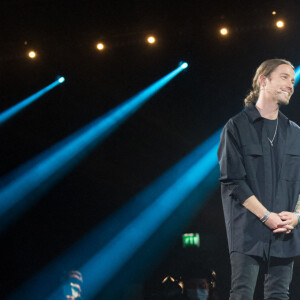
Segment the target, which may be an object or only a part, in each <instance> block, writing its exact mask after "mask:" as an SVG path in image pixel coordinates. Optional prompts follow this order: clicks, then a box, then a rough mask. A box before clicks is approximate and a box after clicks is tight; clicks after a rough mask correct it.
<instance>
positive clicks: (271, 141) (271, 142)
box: [267, 117, 278, 147]
mask: <svg viewBox="0 0 300 300" xmlns="http://www.w3.org/2000/svg"><path fill="white" fill-rule="evenodd" d="M277 127H278V117H277V122H276V128H275V132H274V136H273V138H272V140H270V139H269V137H268V136H267V138H268V140H269V142H270V144H271V146H272V147H273V146H274V145H273V142H274V139H275V137H276V133H277Z"/></svg>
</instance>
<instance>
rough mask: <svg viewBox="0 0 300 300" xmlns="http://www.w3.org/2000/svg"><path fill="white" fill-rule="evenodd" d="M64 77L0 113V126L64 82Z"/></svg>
mask: <svg viewBox="0 0 300 300" xmlns="http://www.w3.org/2000/svg"><path fill="white" fill-rule="evenodd" d="M64 81H65V79H64V77H60V78H59V79H58V80H56V81H54V82H53V83H51V84H49V85H48V86H46V87H44V88H43V89H41V90H40V91H38V92H36V93H35V94H33V95H31V96H30V97H28V98H26V99H24V100H22V101H21V102H19V103H17V104H16V105H14V106H12V107H10V108H8V109H7V110H5V111H3V112H2V113H0V125H2V124H3V123H4V122H6V121H7V120H8V119H10V118H11V117H13V116H14V115H16V114H17V113H18V112H20V111H21V110H23V109H24V108H26V107H27V106H28V105H30V104H31V103H32V102H34V101H35V100H37V99H38V98H40V97H41V96H43V95H44V94H45V93H47V92H49V91H50V90H52V89H53V88H55V87H56V86H57V85H59V84H61V83H62V82H64Z"/></svg>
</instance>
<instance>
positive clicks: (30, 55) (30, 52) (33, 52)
mask: <svg viewBox="0 0 300 300" xmlns="http://www.w3.org/2000/svg"><path fill="white" fill-rule="evenodd" d="M27 55H28V57H29V58H32V59H33V58H36V52H35V51H29V52H28V54H27Z"/></svg>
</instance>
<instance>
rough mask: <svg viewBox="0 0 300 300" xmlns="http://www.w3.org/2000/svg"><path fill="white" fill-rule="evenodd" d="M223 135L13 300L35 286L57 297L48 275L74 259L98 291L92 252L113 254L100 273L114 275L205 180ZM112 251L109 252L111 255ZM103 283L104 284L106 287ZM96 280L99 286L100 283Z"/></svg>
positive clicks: (42, 295) (39, 292)
mask: <svg viewBox="0 0 300 300" xmlns="http://www.w3.org/2000/svg"><path fill="white" fill-rule="evenodd" d="M219 138H220V131H218V132H216V133H215V134H213V135H212V136H211V137H210V138H208V139H207V140H206V141H205V142H203V143H202V144H201V145H199V147H197V148H196V149H195V150H194V151H192V152H191V153H190V154H189V155H187V156H186V157H184V158H183V159H182V160H181V161H179V162H178V163H177V164H176V165H175V166H173V167H172V168H171V169H170V170H168V171H167V172H165V173H164V174H163V175H162V176H160V177H159V178H158V179H157V180H156V181H154V182H153V183H152V184H151V185H150V186H149V187H147V188H146V189H145V190H143V191H142V192H141V193H140V194H139V195H137V196H136V197H134V198H133V199H132V200H131V201H130V202H128V203H127V204H125V205H124V206H123V207H122V208H121V209H119V210H118V211H117V212H115V213H114V214H113V215H111V216H110V217H109V218H108V219H107V220H105V221H104V222H102V223H101V224H99V225H98V226H97V227H96V228H95V229H94V230H92V231H91V232H90V233H89V234H88V235H86V236H85V237H84V238H83V239H82V240H81V241H79V242H77V243H76V244H75V245H74V246H73V247H72V248H71V249H70V250H69V251H68V252H66V253H64V254H63V255H61V257H60V258H57V259H56V261H55V262H53V263H51V264H49V265H48V266H47V267H45V268H44V269H43V270H42V271H40V272H39V273H38V274H36V275H35V276H34V277H33V278H32V279H31V280H29V281H28V282H27V283H25V284H24V285H23V286H22V287H21V288H20V289H19V290H18V291H16V292H15V293H14V294H13V295H12V297H11V298H9V299H16V298H18V297H19V296H21V295H24V294H26V293H29V294H30V295H31V294H32V291H34V294H35V295H36V296H37V297H36V299H46V298H47V296H49V295H50V294H51V292H53V291H54V292H53V294H51V296H50V298H49V299H57V295H58V294H59V293H60V289H59V288H58V289H56V288H55V287H54V286H55V283H52V282H51V281H49V278H55V277H57V276H58V274H60V272H61V270H62V269H72V268H74V264H75V265H76V268H79V267H80V266H83V268H84V277H85V279H84V281H85V286H86V282H90V283H89V284H90V285H91V286H92V287H93V288H92V290H93V293H96V292H97V291H96V290H95V286H93V281H92V280H93V276H94V274H95V271H94V270H93V271H89V268H88V266H89V265H90V264H92V262H91V261H90V262H89V263H88V264H86V265H85V263H86V262H87V261H89V259H90V258H91V257H93V256H94V257H95V258H94V260H96V258H99V260H100V261H102V260H104V261H105V258H106V259H109V261H111V262H112V264H113V266H112V269H111V264H110V263H109V261H107V262H106V263H105V264H104V265H103V266H102V265H98V267H99V270H98V271H99V272H103V274H102V275H101V276H105V277H106V275H105V274H107V275H108V276H109V277H110V278H111V277H112V276H113V274H115V273H116V272H117V271H118V269H120V268H121V267H122V265H124V263H125V262H126V259H128V257H130V256H132V255H133V253H135V252H136V251H137V249H138V248H139V247H141V245H142V244H143V243H144V242H145V240H146V239H148V238H149V235H150V234H151V233H152V232H154V231H155V230H156V229H157V228H158V227H159V226H160V224H161V223H162V222H163V221H164V220H165V219H166V218H167V217H168V215H170V214H172V213H173V212H174V210H176V208H177V207H178V206H179V205H180V203H181V202H183V201H184V197H185V195H187V194H189V193H190V192H191V190H193V189H194V187H195V186H196V185H198V184H199V181H203V179H204V178H205V176H206V174H208V173H209V169H210V167H211V165H215V164H216V163H217V155H216V147H215V149H213V148H214V146H215V145H216V144H217V142H218V140H219ZM155 199H156V200H155ZM145 218H146V219H145ZM133 220H134V221H133ZM144 222H145V223H144ZM128 224H129V225H128ZM130 224H131V225H130ZM134 226H136V227H134ZM135 230H136V233H137V235H136V238H137V241H134V242H133V244H132V241H131V239H135V238H134V235H135ZM143 234H145V235H144V236H143V237H142V239H140V235H143ZM126 238H128V242H126ZM131 246H133V248H131ZM123 247H125V248H126V249H125V251H124V256H123V254H122V253H123V250H124V249H123ZM118 248H119V249H118ZM101 249H102V250H101ZM99 251H100V252H99ZM110 251H111V257H109V253H110ZM118 251H119V252H120V253H121V255H120V256H117V257H114V255H116V253H119V252H118ZM96 253H99V254H96ZM95 254H96V256H95ZM118 255H119V254H118ZM112 258H113V259H112ZM96 263H97V262H96ZM98 263H99V261H98ZM95 268H97V266H95ZM95 276H98V275H95ZM88 278H90V279H89V281H87V280H88ZM102 280H103V279H102V277H100V281H101V282H102ZM108 280H109V278H106V279H105V283H107V282H108ZM105 283H103V284H101V287H102V288H103V286H104V285H105ZM94 284H95V285H97V286H99V284H98V283H96V282H94ZM84 290H85V291H86V290H87V289H86V288H85V289H84ZM87 299H88V298H87Z"/></svg>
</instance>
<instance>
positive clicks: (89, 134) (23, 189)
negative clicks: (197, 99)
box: [0, 66, 183, 230]
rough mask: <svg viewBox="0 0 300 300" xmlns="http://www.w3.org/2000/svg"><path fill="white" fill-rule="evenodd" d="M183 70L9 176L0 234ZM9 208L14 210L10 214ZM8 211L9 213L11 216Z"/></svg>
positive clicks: (0, 198) (0, 192)
mask: <svg viewBox="0 0 300 300" xmlns="http://www.w3.org/2000/svg"><path fill="white" fill-rule="evenodd" d="M182 70H183V68H182V67H181V66H180V67H178V68H176V69H175V70H174V71H172V72H171V73H169V74H167V75H166V76H164V77H163V78H161V79H160V80H158V81H157V82H155V83H154V84H152V85H150V86H149V87H147V88H146V89H144V90H143V91H141V92H140V93H138V94H137V95H135V96H133V97H132V98H130V99H129V100H127V101H126V102H124V103H122V104H121V105H119V106H117V107H116V108H114V109H112V110H111V111H109V112H108V113H106V114H105V115H104V116H102V117H100V118H98V119H96V120H95V121H93V122H92V123H90V124H88V125H87V126H85V127H84V128H82V129H81V130H79V131H78V132H75V133H74V134H72V135H71V136H69V137H68V138H66V139H65V140H63V141H61V142H59V143H58V144H56V145H54V146H53V147H52V148H50V149H49V150H47V151H45V152H44V153H42V154H40V155H39V156H38V157H36V158H34V159H32V160H31V161H29V162H27V163H26V164H25V165H23V166H21V167H20V168H19V169H17V170H16V171H14V172H13V173H12V174H9V175H8V178H13V179H12V180H10V179H8V180H7V179H5V181H8V183H7V184H5V185H4V187H3V188H2V189H0V224H1V225H2V226H1V227H0V228H1V229H0V230H3V229H4V227H5V226H4V225H6V224H7V223H8V222H9V221H10V220H11V218H15V216H16V215H17V214H19V213H20V212H21V211H22V210H24V209H25V208H26V207H27V206H28V205H29V204H31V203H30V202H33V201H34V200H35V199H36V198H37V196H40V194H42V193H44V192H45V191H46V190H47V189H48V188H49V187H50V186H51V185H52V184H54V182H56V181H57V180H58V179H59V178H61V177H62V176H63V175H64V174H66V173H67V171H69V170H70V169H71V167H72V166H74V165H75V164H77V163H78V162H79V161H80V160H81V159H82V158H83V157H84V156H86V155H87V154H88V152H90V151H91V150H92V149H93V148H95V147H96V145H98V143H100V141H102V140H103V139H104V138H105V137H106V136H107V135H108V134H109V133H111V132H112V131H113V130H114V129H115V128H116V127H117V126H118V125H120V124H121V123H122V122H124V121H125V120H126V119H127V118H128V117H129V116H131V115H132V114H133V113H134V112H135V111H137V109H138V108H140V107H141V106H142V105H143V104H144V103H145V102H146V101H147V100H148V99H149V98H150V97H151V96H153V95H154V94H155V93H157V92H158V91H159V90H160V89H161V88H162V87H163V86H164V85H166V84H167V83H168V82H169V81H170V80H171V79H172V78H174V77H175V76H176V75H177V74H179V73H180V72H181V71H182ZM25 199H26V201H23V203H21V202H22V201H21V200H25ZM17 204H18V205H17ZM12 208H14V209H13V210H12ZM9 211H11V213H10V214H9V213H8V212H9ZM5 214H6V216H5V218H4V217H3V216H4V215H5Z"/></svg>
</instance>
